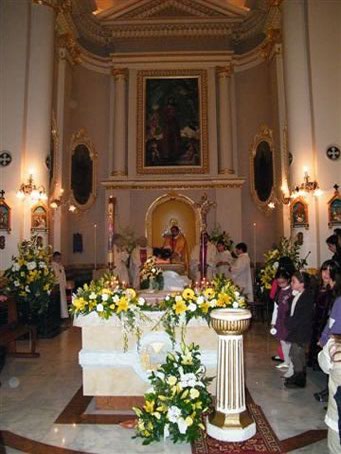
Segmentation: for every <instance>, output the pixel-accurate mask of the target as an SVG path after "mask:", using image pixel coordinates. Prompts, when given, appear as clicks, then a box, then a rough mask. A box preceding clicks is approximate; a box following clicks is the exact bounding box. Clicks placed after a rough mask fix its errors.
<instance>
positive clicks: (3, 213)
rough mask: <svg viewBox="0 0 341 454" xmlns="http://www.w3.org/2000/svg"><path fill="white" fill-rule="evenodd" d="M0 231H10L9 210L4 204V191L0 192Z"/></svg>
mask: <svg viewBox="0 0 341 454" xmlns="http://www.w3.org/2000/svg"><path fill="white" fill-rule="evenodd" d="M0 192H1V195H0V230H5V231H6V232H8V233H9V232H10V231H11V208H10V207H9V206H8V205H7V203H6V202H5V197H4V194H5V191H0Z"/></svg>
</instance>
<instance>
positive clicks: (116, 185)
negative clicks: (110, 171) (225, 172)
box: [101, 178, 245, 191]
mask: <svg viewBox="0 0 341 454" xmlns="http://www.w3.org/2000/svg"><path fill="white" fill-rule="evenodd" d="M244 182H245V180H244V179H242V178H230V179H226V180H223V179H219V180H211V181H208V180H206V181H203V180H197V181H195V180H193V179H192V180H188V181H186V180H181V181H178V180H175V181H170V180H168V181H157V180H156V181H155V180H148V181H145V180H144V181H138V180H137V181H136V180H135V182H134V183H132V182H130V181H126V180H124V181H115V180H107V181H102V182H101V184H102V185H103V186H105V188H106V189H134V190H139V191H141V190H143V191H144V190H159V189H162V190H175V191H180V190H186V189H198V190H202V189H227V188H237V189H240V188H241V187H242V186H243V184H244Z"/></svg>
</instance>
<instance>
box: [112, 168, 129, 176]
mask: <svg viewBox="0 0 341 454" xmlns="http://www.w3.org/2000/svg"><path fill="white" fill-rule="evenodd" d="M111 176H113V177H126V176H127V172H122V171H120V170H113V171H112V172H111Z"/></svg>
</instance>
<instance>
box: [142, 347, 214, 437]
mask: <svg viewBox="0 0 341 454" xmlns="http://www.w3.org/2000/svg"><path fill="white" fill-rule="evenodd" d="M204 371H205V368H204V366H203V365H202V364H201V361H200V352H199V346H198V345H194V344H191V345H189V346H186V345H185V344H184V343H182V344H181V351H180V352H174V353H168V355H167V358H166V362H165V364H162V365H161V366H160V367H159V368H158V369H157V371H155V372H152V373H151V375H150V377H149V379H150V382H151V385H152V388H151V390H149V391H148V392H147V393H146V394H145V396H144V398H145V404H144V406H143V408H134V411H135V413H136V415H137V417H138V420H137V427H136V432H137V434H136V437H141V438H143V444H144V445H148V444H150V443H152V442H154V441H160V440H162V439H164V438H168V437H169V438H170V439H171V440H172V441H173V442H174V443H176V442H178V441H179V442H192V441H194V440H196V439H198V438H199V436H200V431H201V430H205V427H204V425H203V423H202V415H203V414H205V413H208V412H209V410H210V406H211V404H212V399H211V396H210V393H209V392H208V390H207V386H208V384H209V383H210V382H211V380H212V379H211V378H207V377H205V373H204Z"/></svg>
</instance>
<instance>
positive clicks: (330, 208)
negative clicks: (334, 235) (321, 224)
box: [328, 186, 341, 229]
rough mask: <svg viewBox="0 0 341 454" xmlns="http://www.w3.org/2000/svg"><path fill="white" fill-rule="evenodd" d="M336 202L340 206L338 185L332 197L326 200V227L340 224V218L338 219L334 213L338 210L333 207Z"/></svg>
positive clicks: (340, 198)
mask: <svg viewBox="0 0 341 454" xmlns="http://www.w3.org/2000/svg"><path fill="white" fill-rule="evenodd" d="M336 204H337V205H338V206H341V196H340V192H339V188H338V186H337V187H336V189H335V192H334V195H333V197H332V198H331V199H330V200H329V201H328V227H329V228H330V229H331V228H332V227H335V226H336V227H337V226H340V225H341V218H340V220H339V219H338V218H336V213H337V212H338V209H337V208H336V207H334V205H336Z"/></svg>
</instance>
